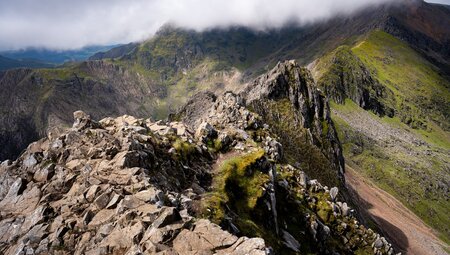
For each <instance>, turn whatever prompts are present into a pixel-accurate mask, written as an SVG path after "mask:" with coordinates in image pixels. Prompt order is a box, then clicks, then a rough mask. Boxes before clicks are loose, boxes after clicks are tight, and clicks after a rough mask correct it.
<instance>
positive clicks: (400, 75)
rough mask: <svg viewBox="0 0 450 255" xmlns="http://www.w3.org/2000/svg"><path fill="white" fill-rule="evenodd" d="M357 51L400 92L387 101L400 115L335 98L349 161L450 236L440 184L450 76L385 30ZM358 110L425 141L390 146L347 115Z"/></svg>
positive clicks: (448, 205)
mask: <svg viewBox="0 0 450 255" xmlns="http://www.w3.org/2000/svg"><path fill="white" fill-rule="evenodd" d="M352 52H353V53H354V54H356V55H357V56H358V57H359V58H360V59H361V60H362V61H363V63H364V64H365V65H366V67H368V68H369V70H370V71H371V73H372V75H373V76H374V77H375V78H377V79H378V81H379V82H380V83H381V84H382V85H384V86H386V87H387V88H388V89H390V90H391V91H392V92H393V93H394V98H393V100H392V101H390V102H387V103H388V104H391V106H392V107H393V108H394V109H395V115H396V117H394V118H388V117H382V118H380V117H379V116H377V115H375V114H373V113H371V112H366V111H364V110H363V109H361V108H359V107H358V106H357V105H356V104H355V103H354V102H352V101H350V100H346V101H345V105H338V104H334V103H333V104H332V108H333V110H334V111H335V113H337V114H334V115H333V119H334V120H335V122H336V124H337V127H338V131H339V134H340V138H341V141H342V142H343V147H344V153H345V156H346V159H347V162H348V163H349V164H351V165H355V166H357V168H358V169H361V171H363V174H364V175H365V176H366V177H369V178H370V179H372V180H373V181H374V182H375V183H377V185H379V186H380V187H381V188H383V189H385V190H386V191H388V192H389V193H391V194H393V195H394V196H396V197H397V198H399V199H400V200H401V201H402V202H403V203H404V204H405V205H407V206H408V207H409V208H411V209H412V210H413V211H414V212H415V213H416V214H417V215H418V216H419V217H421V218H422V219H423V220H424V221H425V222H427V223H428V224H430V225H431V226H432V227H434V228H435V229H437V230H438V231H439V232H440V234H441V237H442V239H444V240H445V241H446V242H449V241H450V232H449V227H448V226H450V218H449V217H448V211H449V210H450V202H449V201H448V199H447V197H446V196H447V192H448V191H447V190H446V188H442V186H441V187H440V184H439V183H440V182H441V183H444V184H448V182H449V180H450V177H449V176H450V175H449V172H448V166H449V162H450V157H449V150H450V135H449V132H448V131H444V129H446V130H448V125H449V124H448V113H449V112H450V111H449V109H448V107H449V102H450V92H449V88H450V84H449V81H447V80H445V79H443V78H442V77H441V76H439V73H438V71H437V69H436V68H435V67H434V66H433V65H431V64H430V63H429V62H428V61H426V60H425V59H424V58H422V57H421V56H420V55H419V54H417V53H416V52H415V51H414V50H412V49H411V48H410V47H409V46H408V45H407V44H405V43H403V42H401V41H399V40H398V39H396V38H394V37H392V36H390V35H388V34H386V33H384V32H380V31H376V32H373V33H371V34H370V35H369V36H368V37H367V38H366V39H365V40H364V41H362V42H361V43H359V44H357V45H356V46H355V47H353V48H352ZM358 114H359V115H360V116H362V117H363V118H362V119H364V118H371V119H372V120H374V121H376V122H377V123H378V122H379V123H381V124H380V125H381V126H382V127H385V128H382V130H379V132H387V131H386V130H387V129H390V128H393V129H395V130H398V132H400V133H402V134H406V135H411V134H412V135H413V137H415V138H416V139H418V140H419V141H424V142H425V143H424V144H421V145H411V144H408V143H400V142H399V146H400V147H398V148H400V149H398V148H397V147H395V146H396V145H395V146H394V147H391V148H390V147H389V146H387V145H386V144H385V142H384V141H380V140H377V137H373V136H372V137H371V136H370V135H368V134H367V133H364V132H359V131H357V128H356V127H355V124H354V123H353V126H352V124H349V122H350V121H346V120H344V119H346V118H341V117H342V116H347V117H349V118H352V117H351V116H355V115H358ZM347 120H349V119H348V118H347ZM405 123H407V124H408V125H406V124H405ZM413 127H414V128H413ZM383 129H384V130H383ZM392 139H395V135H394V136H392ZM388 142H389V141H388ZM396 142H397V141H395V142H393V143H396ZM447 189H448V187H447Z"/></svg>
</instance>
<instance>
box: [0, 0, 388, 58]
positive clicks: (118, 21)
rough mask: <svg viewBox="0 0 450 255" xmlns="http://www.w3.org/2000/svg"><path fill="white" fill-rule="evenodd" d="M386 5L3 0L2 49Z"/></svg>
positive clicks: (273, 23) (68, 45)
mask: <svg viewBox="0 0 450 255" xmlns="http://www.w3.org/2000/svg"><path fill="white" fill-rule="evenodd" d="M386 2H392V3H394V2H395V1H394V0H359V1H354V0H339V1H335V0H326V1H320V2H318V1H310V0H301V1H295V0H281V1H277V2H274V1H268V0H250V1H245V2H242V1H238V0H231V1H222V0H213V1H199V0H187V1H176V0H169V1H167V0H151V1H146V0H136V1H131V2H125V1H120V0H113V1H102V0H95V1H91V0H89V1H88V0H81V1H76V2H74V1H68V0H64V1H57V0H43V1H39V2H36V1H29V0H18V1H1V2H0V17H1V19H0V50H13V49H23V48H27V47H39V48H49V49H59V50H64V49H75V48H81V47H84V46H86V45H111V44H117V43H129V42H135V41H140V40H143V39H146V38H148V37H150V36H152V35H153V34H154V33H155V32H156V31H157V30H158V29H159V28H160V27H161V26H162V25H163V24H167V23H172V24H174V25H176V26H181V27H185V28H190V29H195V30H197V31H202V30H206V29H210V28H217V27H222V28H224V27H230V26H245V27H249V28H253V29H257V30H264V29H267V28H279V27H282V26H283V25H286V24H288V23H292V24H299V25H302V24H307V23H311V22H314V21H318V20H324V19H329V18H331V17H334V16H336V15H342V14H349V13H352V12H354V11H357V10H359V9H361V8H364V7H368V6H373V5H378V4H382V3H386ZM130 28H132V29H130Z"/></svg>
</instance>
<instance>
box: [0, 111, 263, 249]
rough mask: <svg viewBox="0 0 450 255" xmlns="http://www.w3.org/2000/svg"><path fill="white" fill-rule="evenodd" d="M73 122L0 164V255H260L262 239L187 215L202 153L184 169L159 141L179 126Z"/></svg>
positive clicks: (204, 167)
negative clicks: (11, 159)
mask: <svg viewBox="0 0 450 255" xmlns="http://www.w3.org/2000/svg"><path fill="white" fill-rule="evenodd" d="M74 118H75V123H74V126H73V128H72V129H71V130H69V131H68V132H67V133H65V134H63V135H61V136H60V137H57V138H54V139H43V140H40V141H38V142H36V143H33V144H31V145H30V146H29V147H28V149H27V151H26V152H25V153H24V154H23V155H22V156H21V157H20V158H19V159H18V160H17V161H15V162H9V161H6V162H4V163H2V165H1V172H0V176H1V183H0V184H1V185H0V187H1V191H2V192H1V197H0V199H1V201H0V208H1V209H0V217H1V218H0V219H1V221H0V230H1V231H0V233H1V234H0V251H1V253H4V254H49V253H51V254H72V253H73V254H155V253H161V254H199V253H201V254H213V253H217V254H266V246H265V243H264V240H262V239H260V238H245V237H241V238H238V237H236V236H234V235H232V234H230V233H228V232H226V231H223V230H221V229H220V227H219V226H217V225H215V224H213V223H211V222H210V221H208V220H196V219H194V218H193V217H192V216H191V215H190V214H189V212H188V209H189V206H190V204H191V203H192V201H193V200H198V199H199V194H197V193H195V192H194V189H195V190H196V191H197V192H198V191H199V190H200V192H202V189H203V188H201V187H200V186H199V185H204V183H202V180H203V181H204V182H205V183H208V176H209V173H208V172H209V166H208V163H209V158H210V154H209V152H208V151H207V150H203V149H202V148H201V147H198V146H196V145H191V146H192V147H193V150H195V152H193V153H194V154H195V155H196V157H197V158H196V159H193V160H190V161H189V162H187V161H186V162H183V160H182V159H179V158H177V157H178V156H177V155H172V154H171V153H169V151H170V149H171V148H173V147H172V141H170V140H169V139H168V137H167V136H162V135H160V134H167V135H175V136H176V133H177V131H179V130H180V129H182V126H180V124H176V123H172V125H178V126H179V127H181V128H180V129H177V130H175V129H174V128H172V127H171V126H166V125H156V124H153V123H150V122H148V121H144V120H138V119H135V118H133V117H130V116H123V117H119V118H117V119H111V118H107V119H103V120H101V121H100V122H96V121H94V120H92V119H90V117H89V116H88V115H86V114H84V113H83V112H76V113H74ZM152 129H153V130H154V131H152ZM172 132H173V133H172ZM176 139H183V140H186V141H187V140H191V139H192V137H191V135H190V134H189V133H187V132H184V133H183V134H182V136H177V138H176ZM184 164H186V165H184Z"/></svg>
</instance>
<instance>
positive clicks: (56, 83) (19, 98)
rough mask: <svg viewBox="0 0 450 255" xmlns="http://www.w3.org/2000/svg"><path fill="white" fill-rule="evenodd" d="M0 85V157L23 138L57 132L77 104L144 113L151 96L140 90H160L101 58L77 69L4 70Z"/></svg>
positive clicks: (13, 152) (92, 109)
mask: <svg viewBox="0 0 450 255" xmlns="http://www.w3.org/2000/svg"><path fill="white" fill-rule="evenodd" d="M70 71H73V72H70ZM0 88H1V89H2V93H1V100H0V109H1V111H2V114H1V116H0V126H1V128H0V141H2V145H3V148H4V149H2V150H1V151H0V159H7V158H10V159H12V158H15V157H17V155H19V153H20V152H21V151H22V150H23V149H24V148H25V147H26V145H27V144H28V143H30V142H32V141H36V140H37V139H39V138H40V137H43V136H45V135H46V134H47V133H48V132H53V133H58V129H59V128H60V127H67V126H68V125H69V124H70V123H71V119H72V118H71V116H70V112H73V111H76V110H77V109H82V110H84V111H86V112H88V113H90V114H92V116H94V117H96V118H101V117H105V116H118V115H120V114H124V113H126V112H134V113H135V114H136V115H137V116H149V115H150V114H151V113H152V112H153V111H154V108H155V104H154V102H155V98H147V97H145V96H144V95H146V94H152V95H154V96H155V97H156V98H157V96H158V95H159V94H163V92H162V91H161V90H160V89H159V88H157V87H155V86H153V85H152V83H151V81H149V80H147V79H145V78H143V77H139V76H137V75H136V74H135V73H131V72H128V71H126V70H124V69H123V68H120V67H118V66H114V65H111V64H107V63H105V62H101V61H98V62H84V63H82V64H79V65H78V66H77V68H76V70H71V69H68V70H66V69H53V70H29V69H18V70H10V71H6V72H4V73H3V74H2V75H1V76H0Z"/></svg>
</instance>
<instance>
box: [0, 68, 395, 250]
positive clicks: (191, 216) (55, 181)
mask: <svg viewBox="0 0 450 255" xmlns="http://www.w3.org/2000/svg"><path fill="white" fill-rule="evenodd" d="M301 72H306V71H305V69H302V68H299V67H298V65H297V64H296V63H295V62H285V63H283V64H280V65H278V66H277V67H276V68H275V69H274V70H273V71H272V72H271V73H270V75H268V76H267V78H269V79H267V78H260V79H259V80H258V81H259V82H258V81H257V82H256V83H255V84H250V85H249V86H250V87H249V88H248V89H246V90H245V91H244V92H243V93H241V94H234V93H231V92H228V93H225V94H223V95H220V96H218V97H216V96H212V95H208V94H206V95H205V96H204V97H197V99H201V100H206V101H205V102H197V103H195V102H194V101H195V99H193V101H191V102H190V103H189V104H188V106H187V107H186V108H184V110H183V111H182V112H180V113H179V114H177V115H176V116H175V117H178V118H180V119H183V118H185V119H188V117H189V116H191V117H193V116H195V118H196V119H197V121H194V120H193V119H191V122H190V124H188V125H187V124H185V123H183V122H179V121H172V122H161V121H158V122H151V121H150V120H148V119H136V118H134V117H131V116H127V115H125V116H122V117H118V118H115V119H114V118H105V119H102V120H101V121H99V122H97V121H95V120H93V119H91V117H90V116H89V115H87V114H85V113H84V112H81V111H77V112H75V113H74V119H75V122H74V124H73V126H72V128H70V129H68V130H67V131H65V132H63V133H62V134H60V135H53V136H51V137H48V138H45V139H42V140H39V141H38V142H35V143H32V144H30V145H29V146H28V148H27V150H26V151H25V152H24V153H23V154H22V155H21V156H20V157H19V158H18V159H17V160H16V161H14V162H11V161H4V162H2V163H1V164H0V208H1V209H0V229H1V230H2V231H0V233H1V235H0V252H1V253H4V254H49V253H50V254H199V253H201V254H236V255H238V254H272V253H275V254H297V253H299V252H300V253H303V252H309V253H320V254H336V253H340V254H342V253H345V254H350V253H357V252H359V253H360V252H364V253H373V254H393V249H392V247H391V245H390V244H389V243H388V242H387V241H386V240H385V239H384V238H383V237H381V236H379V235H378V234H376V233H374V232H373V231H372V230H370V229H367V228H366V227H364V226H362V225H360V224H359V222H358V221H357V219H356V218H355V217H354V216H353V211H352V210H351V209H350V208H349V206H348V205H347V203H345V202H343V201H341V200H340V196H339V195H338V193H339V189H338V188H336V187H334V188H332V189H329V188H328V187H327V186H323V185H321V184H320V183H319V182H318V181H317V180H314V179H310V178H308V176H307V175H306V174H305V173H304V172H303V171H301V169H299V168H297V167H294V166H292V165H290V164H287V163H286V162H285V161H284V157H285V156H284V155H285V153H286V148H285V147H284V145H283V144H282V143H280V142H279V141H278V137H277V135H276V134H274V133H272V129H271V127H270V125H268V123H266V122H265V119H268V118H267V116H266V117H265V116H264V115H262V114H259V113H258V112H257V111H256V110H255V109H252V110H250V109H249V108H247V107H249V106H254V105H257V104H255V103H254V102H257V101H262V100H274V101H276V100H279V99H280V98H277V97H275V96H273V95H277V96H279V97H281V98H284V96H287V97H289V100H288V102H289V104H292V105H294V106H295V107H296V108H294V109H296V110H297V111H296V112H295V113H296V114H298V115H296V116H297V118H298V120H299V122H298V123H299V125H300V126H301V128H302V129H306V130H309V132H308V135H309V137H310V140H307V141H306V142H308V143H311V144H312V145H314V146H317V148H319V149H320V147H318V146H324V144H325V142H324V139H325V137H326V136H320V137H317V136H318V134H320V133H324V131H323V130H321V129H323V124H322V121H324V120H325V121H326V120H327V119H326V115H327V113H326V111H327V110H326V109H327V107H326V103H325V102H324V101H322V100H323V97H321V96H320V94H319V92H318V91H317V90H316V89H315V87H314V84H313V83H311V82H310V78H309V77H310V76H308V75H307V73H306V76H304V75H305V73H301ZM289 77H290V79H288V78H289ZM272 78H274V79H272ZM266 85H268V87H264V86H266ZM252 86H253V87H252ZM258 86H261V87H259V88H258ZM263 88H266V90H264V89H263ZM253 89H262V90H261V91H260V92H261V93H257V92H256V91H253ZM282 95H283V96H282ZM290 100H292V101H290ZM291 102H292V103H291ZM306 102H308V103H306ZM316 104H317V105H316ZM202 105H203V106H204V107H206V106H210V108H209V109H206V108H203V109H202V110H203V111H204V112H205V114H204V115H201V114H199V112H197V111H194V110H195V108H197V107H199V108H201V106H202ZM261 105H262V104H261ZM261 105H260V106H261ZM193 106H195V107H193ZM268 106H270V104H269V105H268ZM189 107H190V108H189ZM193 109H194V110H193ZM258 109H259V111H260V112H261V113H263V114H264V113H265V112H264V111H262V110H261V109H262V108H258ZM188 110H192V111H188ZM186 113H190V114H189V116H187V115H186ZM302 113H307V114H308V115H302ZM330 123H331V121H330ZM331 124H332V123H331ZM193 127H195V129H194V128H193ZM318 132H320V133H318ZM328 132H331V131H327V132H325V133H328ZM332 132H335V131H332ZM315 136H316V137H315ZM314 139H316V140H317V141H315V142H314ZM336 142H338V141H336ZM319 151H320V150H319ZM324 151H328V150H324ZM301 157H307V155H301ZM333 171H334V174H339V172H338V171H336V169H335V170H333ZM246 236H247V237H246Z"/></svg>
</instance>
